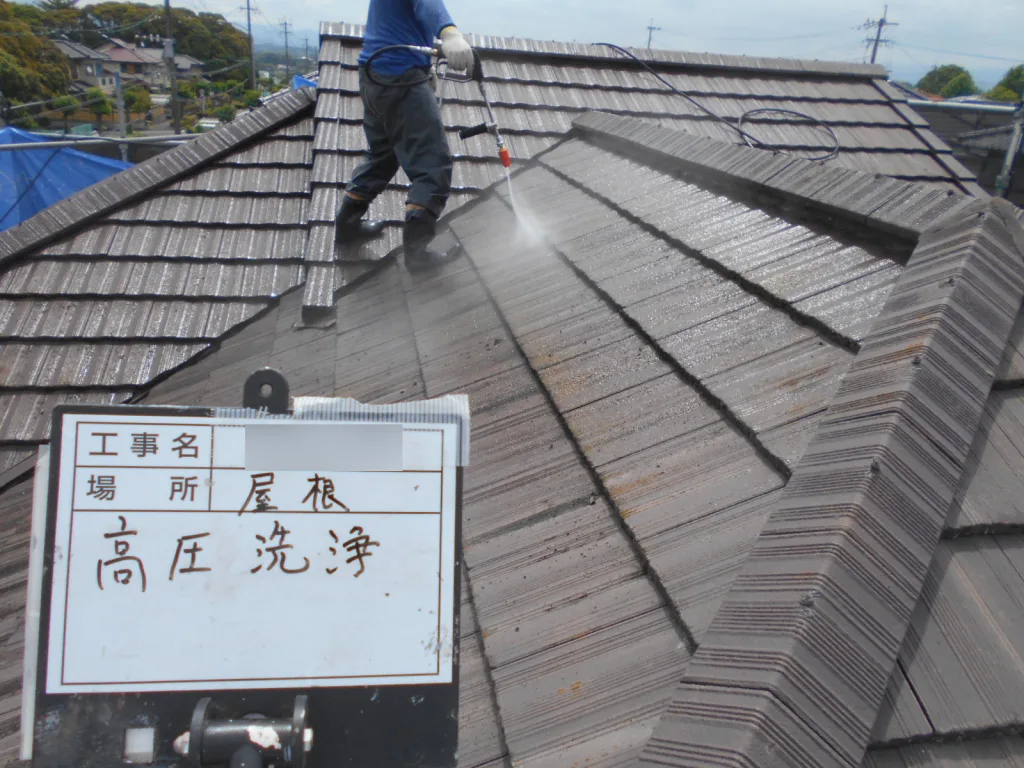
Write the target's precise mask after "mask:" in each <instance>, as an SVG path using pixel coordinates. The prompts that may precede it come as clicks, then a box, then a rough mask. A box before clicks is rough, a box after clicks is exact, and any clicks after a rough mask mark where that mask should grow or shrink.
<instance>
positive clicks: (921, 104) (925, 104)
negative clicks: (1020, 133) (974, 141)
mask: <svg viewBox="0 0 1024 768" xmlns="http://www.w3.org/2000/svg"><path fill="white" fill-rule="evenodd" d="M907 106H909V107H911V108H913V109H942V110H945V111H948V112H991V113H993V114H997V115H1012V114H1013V113H1014V112H1016V111H1017V107H1016V105H1014V104H1006V105H1003V104H972V103H971V102H969V101H922V100H920V99H908V100H907Z"/></svg>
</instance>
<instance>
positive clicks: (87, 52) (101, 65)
mask: <svg viewBox="0 0 1024 768" xmlns="http://www.w3.org/2000/svg"><path fill="white" fill-rule="evenodd" d="M53 44H54V45H56V46H57V48H59V49H60V52H61V53H63V54H64V55H65V56H66V57H67V58H68V61H70V62H71V73H72V77H73V78H74V83H73V86H74V87H75V89H76V90H77V91H79V92H82V93H84V92H85V91H86V90H88V89H89V88H100V89H101V90H102V91H103V92H104V93H107V94H110V93H113V92H114V89H115V87H116V76H115V72H116V70H115V65H112V64H111V58H110V56H108V55H107V54H105V53H101V52H100V51H95V50H93V49H92V48H89V47H88V46H85V45H82V44H81V43H76V42H73V41H71V40H54V41H53Z"/></svg>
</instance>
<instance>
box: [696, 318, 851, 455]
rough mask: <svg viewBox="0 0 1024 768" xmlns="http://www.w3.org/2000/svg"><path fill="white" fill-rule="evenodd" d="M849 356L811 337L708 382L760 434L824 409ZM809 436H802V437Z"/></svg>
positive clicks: (715, 393)
mask: <svg viewBox="0 0 1024 768" xmlns="http://www.w3.org/2000/svg"><path fill="white" fill-rule="evenodd" d="M741 333H743V332H742V331H741ZM754 333H756V331H755V332H754ZM853 357H854V355H853V353H852V352H850V351H848V350H845V349H839V348H838V347H833V346H831V345H830V344H826V343H825V342H823V341H821V340H820V339H817V338H810V339H805V340H803V341H800V342H798V343H796V344H794V345H793V346H791V347H786V348H784V349H779V350H777V351H773V352H770V353H769V354H767V355H765V356H763V357H758V358H753V359H751V361H750V362H748V363H746V364H743V365H740V366H739V367H737V368H733V369H731V370H728V371H725V372H724V373H720V374H718V375H717V376H714V377H712V378H709V379H708V380H707V382H706V383H707V387H708V389H710V390H711V392H712V393H714V395H715V396H716V397H719V398H721V400H722V401H723V402H724V403H725V404H726V405H727V406H728V407H729V408H730V409H731V410H732V411H733V412H734V413H736V415H737V416H739V418H740V419H742V421H743V422H744V423H745V424H747V425H749V426H750V427H752V428H753V430H754V431H755V432H756V433H757V434H761V433H763V432H766V431H768V430H770V429H775V428H777V427H780V426H782V425H784V424H789V423H791V422H794V421H798V420H800V419H803V418H805V417H807V416H812V415H814V414H821V413H823V412H824V411H825V409H826V408H827V407H828V404H829V403H830V402H831V401H832V397H833V396H834V395H835V392H836V390H837V389H838V387H839V384H840V382H841V381H842V380H843V378H844V377H845V375H846V371H847V369H848V368H849V366H850V363H851V362H852V361H853ZM810 437H811V435H806V439H808V440H809V439H810ZM800 452H801V453H802V452H803V451H802V450H801V451H800Z"/></svg>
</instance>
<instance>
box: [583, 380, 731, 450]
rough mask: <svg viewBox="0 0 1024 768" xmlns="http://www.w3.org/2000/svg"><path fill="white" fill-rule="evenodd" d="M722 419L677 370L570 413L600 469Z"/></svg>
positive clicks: (584, 444) (584, 447)
mask: <svg viewBox="0 0 1024 768" xmlns="http://www.w3.org/2000/svg"><path fill="white" fill-rule="evenodd" d="M719 418H720V416H719V414H718V412H717V411H716V410H715V409H714V408H712V407H711V406H710V405H708V404H707V403H706V402H704V400H703V399H702V398H701V397H700V396H699V395H698V394H697V393H696V392H695V391H693V390H692V389H690V388H689V387H688V386H686V385H685V384H684V383H683V382H682V381H680V380H679V378H678V377H677V376H676V374H675V373H669V374H666V375H664V376H661V377H660V378H657V379H654V380H653V381H650V382H647V383H645V384H640V385H638V386H636V387H632V388H630V389H627V390H624V391H622V392H619V393H617V394H614V395H612V396H610V397H607V398H604V399H601V400H598V401H597V402H595V403H592V404H590V405H587V406H584V407H582V408H578V409H577V410H574V411H571V412H569V413H567V414H565V419H566V422H567V423H568V425H569V428H570V429H571V430H572V432H573V434H574V436H575V438H576V440H577V441H578V442H579V444H580V447H581V448H582V449H583V451H584V453H586V455H587V459H588V460H589V461H590V463H591V464H593V465H594V466H596V467H602V466H604V465H605V464H609V463H611V462H613V461H617V460H619V459H623V458H625V457H627V456H631V455H633V454H635V453H637V452H638V451H642V450H645V449H647V448H650V447H652V446H653V445H655V444H657V443H662V442H665V441H667V440H672V439H675V438H677V437H680V436H682V435H686V434H689V433H691V432H695V431H697V430H699V429H701V428H703V427H706V426H708V425H710V424H713V423H715V422H717V421H718V419H719Z"/></svg>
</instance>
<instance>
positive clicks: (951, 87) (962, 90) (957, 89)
mask: <svg viewBox="0 0 1024 768" xmlns="http://www.w3.org/2000/svg"><path fill="white" fill-rule="evenodd" d="M977 92H978V86H977V85H975V84H974V78H972V77H971V76H970V74H968V73H967V72H963V73H961V74H959V75H957V76H956V77H954V78H953V79H952V80H950V81H949V82H948V83H946V85H945V86H943V88H942V90H941V91H939V95H940V96H942V97H943V98H944V99H955V98H956V97H957V96H970V95H972V94H975V93H977Z"/></svg>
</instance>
